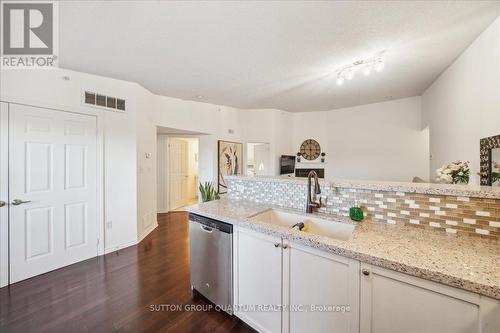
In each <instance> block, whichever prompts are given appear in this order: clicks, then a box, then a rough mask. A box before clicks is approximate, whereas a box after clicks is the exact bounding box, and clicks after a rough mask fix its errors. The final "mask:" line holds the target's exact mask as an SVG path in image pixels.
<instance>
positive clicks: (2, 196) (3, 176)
mask: <svg viewBox="0 0 500 333" xmlns="http://www.w3.org/2000/svg"><path fill="white" fill-rule="evenodd" d="M8 149H9V104H7V103H4V102H0V287H3V286H6V285H7V284H8V283H9V269H8V267H9V206H8V201H9V186H8V178H9V172H8V170H9V169H8V168H9V165H8V158H9V153H8Z"/></svg>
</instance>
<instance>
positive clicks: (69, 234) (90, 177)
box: [0, 103, 99, 285]
mask: <svg viewBox="0 0 500 333" xmlns="http://www.w3.org/2000/svg"><path fill="white" fill-rule="evenodd" d="M0 118H1V122H0V123H1V124H0V125H1V128H2V137H1V141H2V142H1V148H2V149H1V155H2V161H1V164H2V165H1V167H0V169H1V177H2V181H1V183H2V184H1V187H2V190H1V192H2V199H3V200H4V203H5V204H4V205H3V207H2V208H1V209H2V213H1V215H0V225H1V230H0V231H1V233H2V248H1V252H2V263H1V264H2V271H3V272H5V271H6V269H5V268H6V262H5V258H4V255H3V254H5V253H8V267H9V269H8V272H9V274H8V280H9V282H10V283H14V282H17V281H21V280H24V279H27V278H30V277H32V276H35V275H39V274H43V273H45V272H49V271H52V270H54V269H57V268H61V267H64V266H67V265H70V264H73V263H75V262H78V261H82V260H85V259H89V258H92V257H95V256H97V254H98V235H99V232H98V197H97V193H98V189H99V184H98V182H97V178H98V177H97V176H98V168H97V164H98V156H97V118H96V117H95V116H92V115H84V114H77V113H71V112H64V111H59V110H52V109H46V108H40V107H34V106H27V105H21V104H13V103H1V117H0ZM7 132H8V136H6V135H5V134H6V133H7ZM5 156H7V158H5ZM6 235H8V242H6V240H7V239H6V238H7V237H6ZM6 244H8V245H6ZM7 249H8V252H5V251H6V250H7ZM5 278H6V276H5V275H4V273H3V274H2V285H4V284H5V283H6V281H5Z"/></svg>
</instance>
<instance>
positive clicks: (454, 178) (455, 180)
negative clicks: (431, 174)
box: [436, 160, 470, 184]
mask: <svg viewBox="0 0 500 333" xmlns="http://www.w3.org/2000/svg"><path fill="white" fill-rule="evenodd" d="M469 163H470V162H469V161H458V160H457V161H454V162H452V163H451V164H445V165H443V166H442V167H440V168H439V169H437V170H436V174H437V181H438V182H442V183H449V184H468V183H469V175H470V170H469Z"/></svg>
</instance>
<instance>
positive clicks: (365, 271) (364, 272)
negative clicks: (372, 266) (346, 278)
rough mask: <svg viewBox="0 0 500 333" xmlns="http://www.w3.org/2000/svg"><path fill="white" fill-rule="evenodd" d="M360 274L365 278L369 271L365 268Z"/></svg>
mask: <svg viewBox="0 0 500 333" xmlns="http://www.w3.org/2000/svg"><path fill="white" fill-rule="evenodd" d="M361 273H363V275H365V276H368V275H370V271H369V270H367V269H366V268H363V269H362V270H361Z"/></svg>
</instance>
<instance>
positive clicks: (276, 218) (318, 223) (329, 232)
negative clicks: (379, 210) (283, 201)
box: [249, 209, 355, 240]
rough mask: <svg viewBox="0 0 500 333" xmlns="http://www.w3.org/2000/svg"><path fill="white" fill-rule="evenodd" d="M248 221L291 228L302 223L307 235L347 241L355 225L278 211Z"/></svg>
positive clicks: (274, 210)
mask: <svg viewBox="0 0 500 333" xmlns="http://www.w3.org/2000/svg"><path fill="white" fill-rule="evenodd" d="M249 219H250V220H254V221H259V222H264V223H269V224H275V225H280V226H283V227H287V228H292V227H293V226H294V225H295V224H297V223H300V222H304V224H305V227H306V228H307V231H304V232H307V233H311V234H315V235H319V236H326V237H332V238H336V239H340V240H348V239H349V237H351V235H352V232H353V231H354V228H355V225H352V224H347V223H342V222H335V221H330V220H324V219H321V218H317V217H314V216H308V215H301V214H294V213H289V212H285V211H281V210H278V209H267V210H265V211H262V212H259V213H257V214H254V215H252V216H250V217H249Z"/></svg>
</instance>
